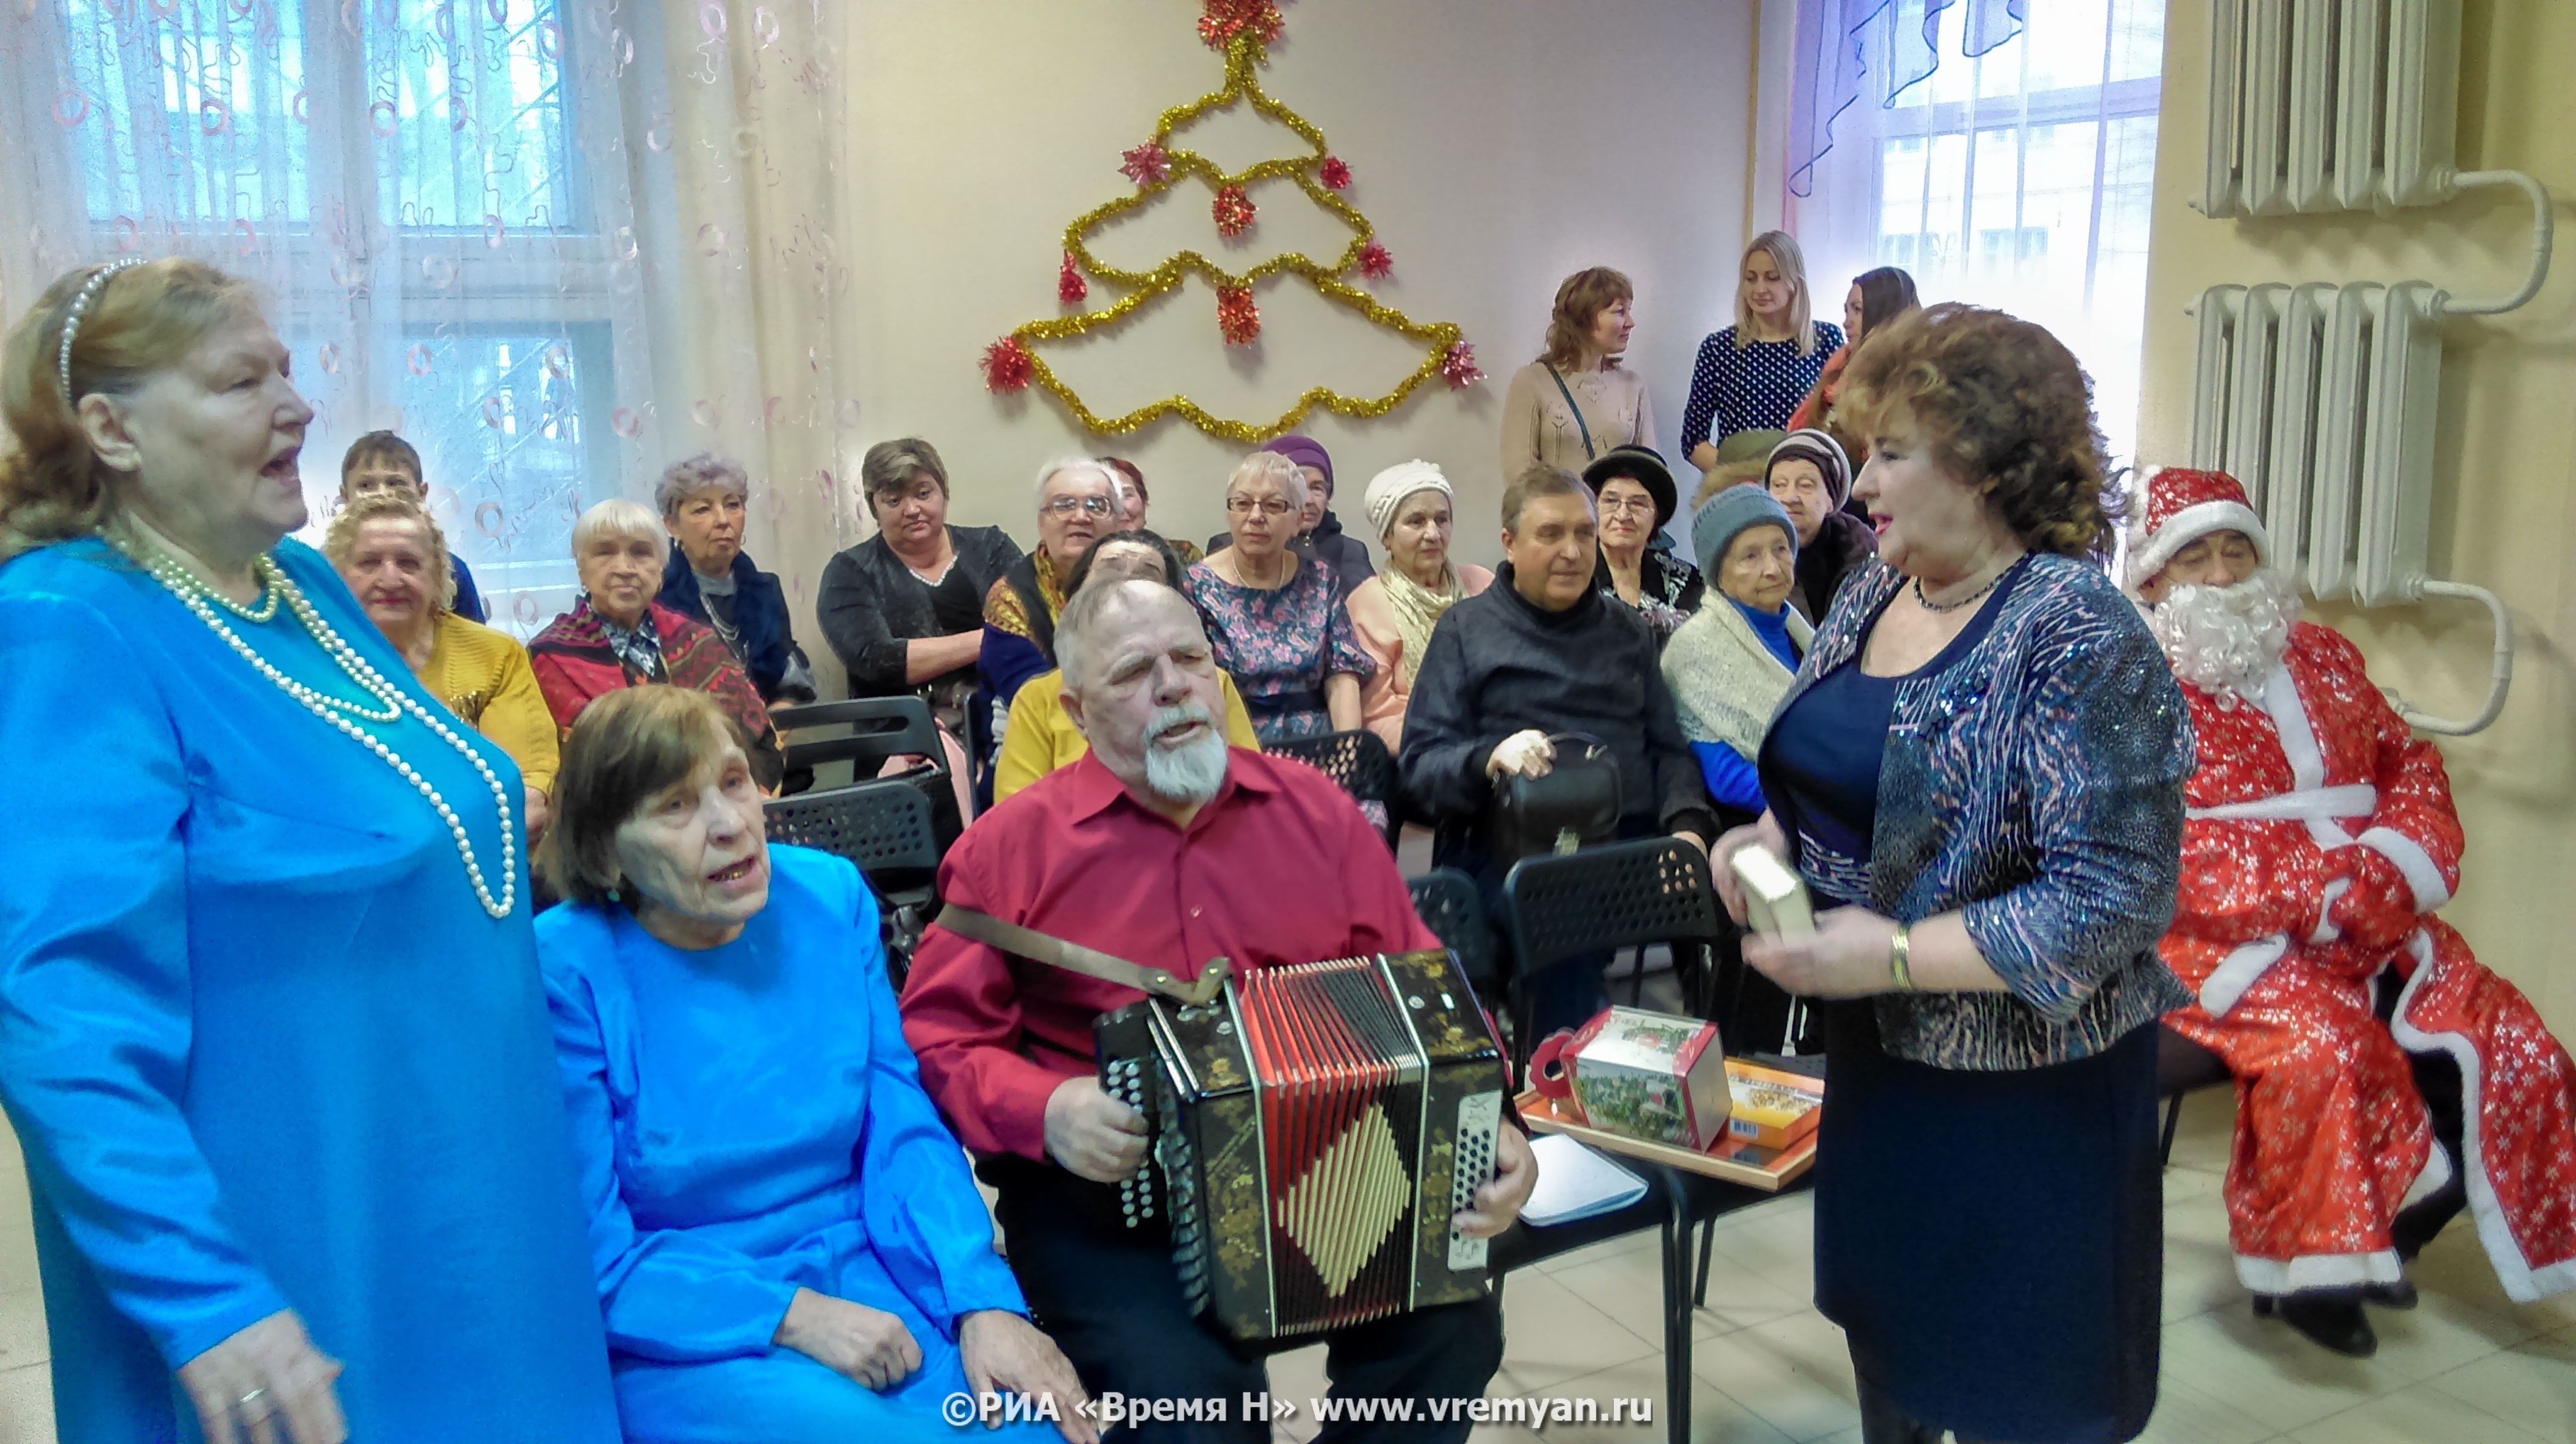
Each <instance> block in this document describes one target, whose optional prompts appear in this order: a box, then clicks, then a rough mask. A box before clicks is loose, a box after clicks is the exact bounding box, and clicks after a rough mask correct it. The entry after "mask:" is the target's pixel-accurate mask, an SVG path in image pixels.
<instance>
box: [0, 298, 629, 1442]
mask: <svg viewBox="0 0 2576 1444" xmlns="http://www.w3.org/2000/svg"><path fill="white" fill-rule="evenodd" d="M288 365H289V362H288V356H287V350H286V347H285V345H284V344H283V343H281V342H280V341H279V340H278V338H277V334H276V332H274V331H273V330H271V329H270V328H269V324H268V322H267V320H266V319H265V318H264V317H262V316H261V314H260V311H259V307H258V304H257V303H256V301H255V300H254V298H253V296H252V294H251V293H250V291H249V289H248V287H247V286H246V285H244V283H242V282H241V281H239V280H237V279H235V278H234V277H231V276H228V275H225V274H224V273H223V272H221V271H218V270H216V269H214V268H213V267H211V266H207V265H204V264H202V263H200V262H196V261H190V260H180V259H172V260H161V261H152V262H148V263H137V262H134V261H119V262H113V263H110V264H108V265H105V266H88V267H83V268H82V269H80V270H77V271H73V272H71V273H69V274H67V275H65V276H63V277H61V278H60V279H58V280H56V281H55V282H54V283H53V285H51V286H50V287H48V288H46V290H45V292H44V294H43V295H41V296H39V297H38V298H37V299H36V303H35V305H34V306H33V307H32V308H30V309H29V311H28V313H27V314H26V315H25V316H24V317H23V318H21V319H20V320H19V321H18V323H17V325H16V326H15V327H14V328H12V330H11V331H10V333H9V340H8V347H7V350H6V353H5V360H0V416H5V418H6V420H7V424H8V429H9V432H10V436H11V439H12V440H13V441H14V443H15V445H14V446H13V447H12V448H11V449H10V450H9V451H8V453H7V454H6V455H5V457H0V558H5V559H6V564H5V565H0V676H5V677H7V678H8V683H7V686H8V700H7V702H6V704H5V705H0V757H6V758H8V759H9V763H10V765H9V766H7V767H5V768H0V813H5V815H7V816H9V817H12V818H21V819H29V820H31V821H30V823H29V825H24V826H20V827H18V828H15V829H13V830H12V831H11V833H10V834H9V836H8V838H7V839H6V840H0V875H5V876H6V877H7V878H8V879H9V882H8V886H7V887H6V888H5V889H0V1102H5V1103H6V1104H7V1106H8V1110H9V1121H10V1122H11V1124H12V1125H14V1126H15V1128H16V1130H17V1135H18V1140H19V1143H20V1145H21V1146H22V1147H23V1148H24V1150H25V1153H26V1163H27V1182H28V1190H29V1192H30V1194H31V1195H32V1200H33V1207H34V1212H35V1226H36V1240H37V1243H36V1248H37V1252H38V1254H39V1256H40V1259H41V1261H42V1264H43V1270H42V1272H43V1275H44V1284H45V1316H46V1328H47V1331H48V1333H49V1334H50V1335H51V1337H52V1340H53V1385H54V1389H53V1399H54V1437H56V1438H58V1439H60V1440H62V1441H63V1444H143V1441H146V1440H166V1439H173V1438H195V1437H197V1436H198V1435H199V1434H200V1433H202V1434H203V1435H204V1437H205V1438H207V1439H209V1440H214V1441H219V1444H237V1441H242V1440H259V1441H272V1440H278V1439H293V1440H295V1441H297V1444H340V1441H342V1440H344V1439H348V1438H358V1439H546V1440H564V1441H572V1444H614V1441H616V1439H617V1438H618V1427H617V1412H616V1403H615V1400H614V1398H613V1397H612V1396H611V1394H610V1391H609V1379H608V1351H607V1343H606V1339H605V1337H604V1335H603V1333H602V1330H601V1326H600V1321H599V1309H598V1305H597V1302H596V1297H597V1296H596V1295H595V1294H594V1293H593V1291H592V1273H591V1258H590V1248H589V1236H588V1233H587V1231H586V1229H585V1227H584V1224H585V1219H584V1215H583V1212H582V1207H581V1195H580V1191H579V1187H578V1177H577V1174H576V1172H575V1169H574V1160H573V1153H572V1147H571V1142H570V1140H569V1138H568V1137H567V1136H566V1134H565V1130H564V1115H563V1104H562V1101H561V1099H562V1095H561V1092H560V1090H559V1088H558V1087H557V1086H556V1082H555V1066H554V1043H553V1038H552V1034H551V1030H550V1029H549V1026H548V1024H547V1019H546V999H545V993H544V990H543V988H542V986H541V984H540V983H539V980H538V973H537V956H536V937H535V933H534V931H533V930H532V928H531V926H530V921H531V917H532V915H533V913H534V908H533V907H532V905H531V900H530V898H529V896H528V873H527V867H526V865H525V862H524V858H525V856H526V840H527V839H526V834H525V831H524V830H523V828H522V826H521V821H520V810H521V799H520V787H521V776H520V772H519V769H518V767H517V765H516V764H514V763H513V762H512V761H511V760H510V756H509V754H508V753H507V752H505V751H504V750H502V748H501V747H500V746H498V745H497V744H495V743H493V742H491V741H489V740H487V739H485V738H484V737H482V736H480V735H478V734H477V733H476V732H475V731H474V729H472V728H470V727H467V726H465V725H464V724H462V723H460V722H458V721H457V720H456V718H455V717H454V715H453V714H451V713H450V712H448V710H447V709H446V708H445V707H443V706H441V705H440V704H439V700H438V699H437V698H436V697H435V696H433V695H432V694H431V693H430V691H429V690H428V689H427V688H425V687H423V686H422V685H421V684H420V682H419V680H418V679H417V678H416V677H414V675H413V672H412V667H411V665H410V663H409V661H408V660H407V659H405V658H404V657H403V656H402V655H401V654H399V653H398V652H396V651H395V650H394V648H393V646H392V644H391V643H389V642H387V641H386V639H385V638H384V636H383V635H382V634H380V633H379V632H378V631H377V630H376V628H375V626H374V625H373V624H372V623H371V622H370V621H369V620H368V618H367V614H366V613H365V612H364V611H361V610H360V609H359V607H358V605H357V603H356V602H355V601H354V600H353V599H352V598H351V597H350V595H349V590H348V588H347V587H345V586H342V585H341V583H340V579H339V577H338V576H336V575H335V574H334V573H333V572H332V570H331V566H330V563H328V562H326V561H324V560H323V558H322V557H321V556H320V555H319V554H318V553H316V552H315V551H314V550H313V549H312V548H310V547H307V546H304V545H302V544H301V543H299V542H296V541H293V540H290V539H289V538H288V535H287V534H288V533H290V532H292V531H294V530H295V529H297V528H298V527H301V526H303V525H304V522H305V503H304V480H303V476H302V473H301V471H300V470H299V467H298V453H299V452H301V451H302V450H303V448H304V442H305V428H306V426H307V425H308V424H309V423H310V422H311V421H312V419H313V408H312V407H310V406H307V405H306V404H305V402H304V398H303V397H301V396H299V395H298V394H296V389H295V384H294V382H293V380H292V379H290V377H289V375H288ZM174 1375H175V1376H176V1378H175V1384H174V1379H173V1376H174ZM182 1411H193V1412H194V1414H195V1416H196V1417H195V1418H194V1419H193V1420H183V1419H181V1418H179V1417H177V1415H179V1414H180V1413H181V1412H182Z"/></svg>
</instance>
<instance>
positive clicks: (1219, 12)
mask: <svg viewBox="0 0 2576 1444" xmlns="http://www.w3.org/2000/svg"><path fill="white" fill-rule="evenodd" d="M1201 8H1202V11H1203V13H1202V14H1201V15H1200V16H1199V38H1200V39H1201V40H1204V41H1206V42H1207V46H1208V49H1210V50H1223V49H1224V48H1225V47H1226V46H1228V45H1230V44H1232V43H1233V42H1234V37H1235V36H1237V35H1240V34H1242V33H1243V32H1244V31H1247V30H1249V31H1251V32H1252V34H1253V35H1254V37H1255V38H1257V39H1258V40H1260V42H1261V43H1262V44H1264V45H1268V44H1269V43H1270V42H1271V41H1273V40H1276V39H1278V38H1279V32H1280V31H1281V30H1284V29H1286V28H1287V25H1288V17H1286V16H1284V15H1282V14H1280V13H1279V7H1278V6H1277V5H1276V4H1274V3H1272V0H1202V6H1201Z"/></svg>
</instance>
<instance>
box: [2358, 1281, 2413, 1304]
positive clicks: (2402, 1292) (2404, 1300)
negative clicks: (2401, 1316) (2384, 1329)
mask: <svg viewBox="0 0 2576 1444" xmlns="http://www.w3.org/2000/svg"><path fill="white" fill-rule="evenodd" d="M2361 1301H2362V1302H2363V1303H2365V1304H2370V1305H2373V1306H2375V1307H2378V1308H2383V1309H2411V1308H2413V1307H2415V1302H2416V1299H2415V1286H2414V1285H2413V1284H2410V1283H2408V1282H2407V1281H2406V1280H2404V1279H2399V1280H2398V1281H2397V1282H2395V1283H2393V1284H2363V1285H2362V1286H2361Z"/></svg>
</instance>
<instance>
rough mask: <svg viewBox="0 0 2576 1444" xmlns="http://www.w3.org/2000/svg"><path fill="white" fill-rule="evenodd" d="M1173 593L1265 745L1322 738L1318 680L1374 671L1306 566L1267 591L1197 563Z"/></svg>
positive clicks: (1321, 578)
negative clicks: (1202, 627)
mask: <svg viewBox="0 0 2576 1444" xmlns="http://www.w3.org/2000/svg"><path fill="white" fill-rule="evenodd" d="M1181 590H1182V591H1184V592H1186V593H1188V594H1189V598H1190V600H1191V602H1193V603H1195V604H1196V605H1197V607H1198V609H1199V618H1200V620H1201V621H1203V622H1205V623H1206V624H1207V632H1208V642H1209V644H1210V645H1211V646H1213V647H1214V648H1215V649H1216V664H1217V665H1218V666H1220V667H1222V668H1224V669H1225V670H1226V671H1227V672H1228V673H1229V674H1231V675H1232V676H1233V678H1234V686H1235V690H1236V691H1238V692H1240V693H1242V694H1243V705H1244V709H1245V710H1246V711H1248V712H1250V713H1251V714H1252V730H1253V732H1254V733H1255V734H1256V735H1258V736H1259V737H1260V738H1261V741H1262V745H1263V746H1265V747H1266V746H1269V745H1271V744H1273V743H1279V742H1290V741H1295V740H1296V739H1298V738H1302V737H1323V736H1328V735H1330V734H1331V732H1332V730H1333V718H1332V714H1331V713H1329V712H1327V711H1326V710H1325V709H1324V679H1325V678H1327V677H1329V676H1331V675H1332V674H1333V673H1335V672H1349V673H1351V674H1353V675H1355V676H1357V677H1359V678H1360V679H1361V680H1362V681H1366V680H1367V679H1368V678H1369V677H1371V676H1373V675H1375V674H1376V672H1377V662H1376V661H1375V659H1373V658H1371V657H1370V656H1369V654H1368V653H1367V652H1366V651H1364V650H1362V649H1361V647H1360V639H1359V633H1358V632H1357V631H1355V630H1353V629H1352V627H1351V618H1350V613H1348V612H1346V611H1344V610H1343V609H1342V603H1341V599H1340V598H1339V597H1338V596H1336V595H1335V594H1334V588H1333V578H1332V575H1331V574H1330V573H1329V572H1327V571H1326V570H1325V569H1324V568H1322V567H1320V566H1317V565H1316V564H1315V563H1314V562H1313V561H1310V560H1308V559H1305V558H1302V557H1301V558H1299V559H1298V562H1297V571H1296V574H1295V575H1293V576H1291V577H1290V578H1289V579H1288V585H1286V586H1284V587H1279V588H1277V589H1275V590H1269V591H1264V590H1262V589H1260V588H1257V587H1239V586H1236V585H1235V584H1234V583H1232V582H1229V581H1227V580H1226V579H1225V578H1223V577H1221V576H1218V575H1217V573H1216V569H1215V568H1214V567H1212V566H1210V565H1208V564H1207V563H1206V562H1200V563H1199V564H1198V565H1196V566H1194V567H1191V568H1190V569H1189V571H1188V573H1187V574H1186V575H1184V576H1183V578H1182V581H1181Z"/></svg>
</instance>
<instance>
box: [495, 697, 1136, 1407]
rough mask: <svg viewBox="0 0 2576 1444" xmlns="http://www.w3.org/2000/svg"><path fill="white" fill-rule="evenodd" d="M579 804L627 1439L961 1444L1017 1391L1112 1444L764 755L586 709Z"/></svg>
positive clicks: (581, 988) (563, 886) (578, 1145)
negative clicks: (793, 842) (956, 1415)
mask: <svg viewBox="0 0 2576 1444" xmlns="http://www.w3.org/2000/svg"><path fill="white" fill-rule="evenodd" d="M555 791H556V807H557V812H556V819H555V823H554V826H553V827H552V828H551V829H550V830H549V831H548V832H547V834H546V839H545V843H544V850H543V854H542V857H541V859H540V861H541V865H542V867H543V869H544V872H545V874H546V877H547V879H548V880H549V881H550V882H552V883H553V884H554V885H555V887H556V888H557V889H559V890H560V891H561V892H562V893H563V894H564V896H565V897H566V898H567V899H569V900H570V901H569V903H568V904H567V905H566V906H564V907H560V908H557V909H555V910H553V911H552V912H549V913H548V914H547V915H546V916H545V918H544V919H543V920H541V921H540V922H539V923H538V925H537V949H538V955H539V957H540V959H541V960H542V962H543V965H544V969H545V985H546V995H547V998H548V1000H549V1002H550V1003H551V1004H552V1007H553V1011H554V1020H555V1052H556V1057H557V1060H558V1062H559V1064H560V1070H561V1074H562V1096H563V1099H564V1102H565V1106H566V1108H567V1110H568V1112H569V1113H570V1115H571V1119H572V1133H573V1147H574V1150H575V1152H576V1153H578V1154H579V1156H580V1158H581V1173H582V1193H583V1196H584V1199H585V1201H586V1203H587V1205H588V1208H589V1212H590V1241H591V1256H592V1262H593V1264H594V1266H595V1268H596V1274H597V1278H598V1286H599V1290H598V1292H599V1307H600V1312H601V1315H602V1316H603V1317H604V1318H605V1319H606V1321H607V1326H608V1341H609V1348H610V1350H611V1354H612V1359H613V1367H614V1370H615V1375H616V1387H617V1401H618V1409H619V1413H620V1415H621V1416H622V1417H623V1419H624V1422H625V1427H626V1437H627V1439H628V1440H630V1441H634V1444H805V1441H812V1444H846V1441H855V1440H867V1441H870V1444H876V1441H897V1444H901V1441H925V1444H926V1441H931V1440H949V1439H953V1438H955V1437H958V1434H957V1430H956V1429H955V1428H953V1427H952V1424H953V1422H954V1421H947V1422H943V1420H942V1418H941V1412H940V1411H941V1408H942V1405H943V1403H944V1401H945V1400H946V1399H947V1398H948V1396H950V1395H952V1394H956V1393H959V1392H961V1391H962V1392H966V1393H983V1392H985V1391H988V1390H1000V1391H1004V1392H1012V1393H1023V1394H1030V1395H1047V1396H1050V1397H1052V1398H1053V1399H1054V1400H1055V1402H1056V1407H1057V1412H1058V1414H1059V1415H1060V1416H1061V1426H1060V1427H1061V1428H1062V1431H1063V1434H1064V1437H1065V1438H1066V1439H1069V1440H1075V1441H1084V1444H1087V1441H1089V1440H1090V1439H1091V1438H1092V1437H1093V1434H1092V1430H1091V1427H1090V1425H1089V1423H1088V1421H1086V1420H1084V1419H1083V1418H1082V1417H1081V1416H1079V1415H1078V1414H1076V1413H1075V1412H1074V1410H1075V1406H1076V1405H1077V1404H1079V1403H1080V1402H1081V1398H1082V1393H1081V1386H1080V1384H1079V1382H1078V1381H1077V1380H1076V1379H1075V1377H1074V1372H1073V1367H1072V1365H1070V1364H1069V1363H1067V1362H1066V1361H1065V1358H1064V1355H1063V1354H1062V1353H1060V1352H1059V1351H1058V1350H1057V1349H1056V1347H1055V1345H1054V1343H1053V1342H1052V1341H1050V1340H1049V1339H1048V1338H1047V1337H1046V1336H1045V1335H1044V1334H1041V1333H1039V1332H1038V1331H1037V1329H1036V1328H1035V1327H1034V1326H1033V1325H1031V1324H1030V1323H1029V1321H1028V1318H1027V1312H1028V1308H1027V1305H1026V1304H1025V1303H1023V1302H1022V1301H1021V1297H1020V1290H1019V1285H1018V1284H1017V1283H1016V1282H1015V1281H1014V1280H1013V1279H1012V1276H1011V1270H1010V1267H1009V1266H1008V1265H1007V1264H1005V1263H1004V1262H1003V1261H1002V1259H1001V1257H1000V1256H999V1255H998V1254H996V1253H995V1252H994V1251H993V1226H992V1220H991V1218H990V1216H989V1215H988V1214H987V1213H986V1212H985V1208H984V1200H983V1196H982V1195H981V1194H979V1193H977V1192H976V1190H975V1184H974V1180H973V1179H972V1178H971V1177H970V1176H969V1175H968V1173H967V1169H966V1156H965V1154H964V1152H963V1151H961V1150H960V1149H959V1148H958V1146H957V1140H956V1138H955V1137H954V1136H952V1135H951V1134H950V1133H949V1131H948V1129H947V1127H946V1125H944V1124H942V1123H941V1122H940V1119H939V1113H938V1110H937V1109H935V1108H934V1107H932V1105H931V1102H930V1099H929V1098H928V1096H927V1095H925V1094H924V1093H923V1092H922V1089H921V1076H920V1073H919V1071H918V1069H917V1067H916V1066H915V1064H914V1062H913V1057H912V1050H911V1049H910V1048H909V1047H907V1046H905V1044H904V1041H903V1029H902V1021H901V1019H900V1018H899V1016H898V1015H897V1013H896V1011H895V999H894V991H893V989H892V988H891V987H889V986H888V984H887V981H886V971H885V953H884V950H883V949H882V948H881V947H880V946H879V944H878V941H877V906H876V901H875V898H874V897H873V895H871V894H870V892H869V891H868V885H867V883H866V882H865V881H864V880H863V879H861V878H860V876H859V872H858V869H857V868H855V867H853V866H852V865H851V864H850V863H849V862H847V861H846V860H844V859H841V858H837V857H833V856H831V855H829V854H827V853H819V852H809V851H806V850H805V849H802V848H795V847H786V846H779V847H771V846H769V845H768V843H767V842H766V841H765V840H764V837H763V833H762V828H761V810H760V807H761V795H760V789H759V786H758V785H757V784H756V783H755V782H754V780H753V778H752V773H751V765H750V760H749V758H748V757H747V755H746V754H745V752H744V750H743V746H742V740H741V736H740V734H739V732H738V731H737V730H736V728H735V726H734V725H733V724H732V723H731V722H730V721H729V720H728V719H727V717H726V715H725V713H724V712H723V711H722V709H720V708H719V707H717V706H716V704H715V703H714V702H713V701H712V700H711V699H709V698H708V697H707V696H706V695H705V694H704V693H700V692H695V691H691V690H688V689H686V688H679V687H638V688H632V689H629V690H626V691H622V692H616V693H612V694H610V695H608V696H605V697H602V698H600V699H599V700H598V701H596V702H593V703H592V704H591V705H590V706H589V707H588V708H586V709H584V710H583V712H582V714H581V718H580V720H579V721H577V722H575V723H574V724H573V728H572V735H571V737H570V738H569V739H568V740H567V741H566V742H565V744H564V751H563V771H562V772H561V774H559V777H558V780H557V782H556V788H555ZM1048 1437H1052V1436H1051V1435H1050V1436H1048Z"/></svg>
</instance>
